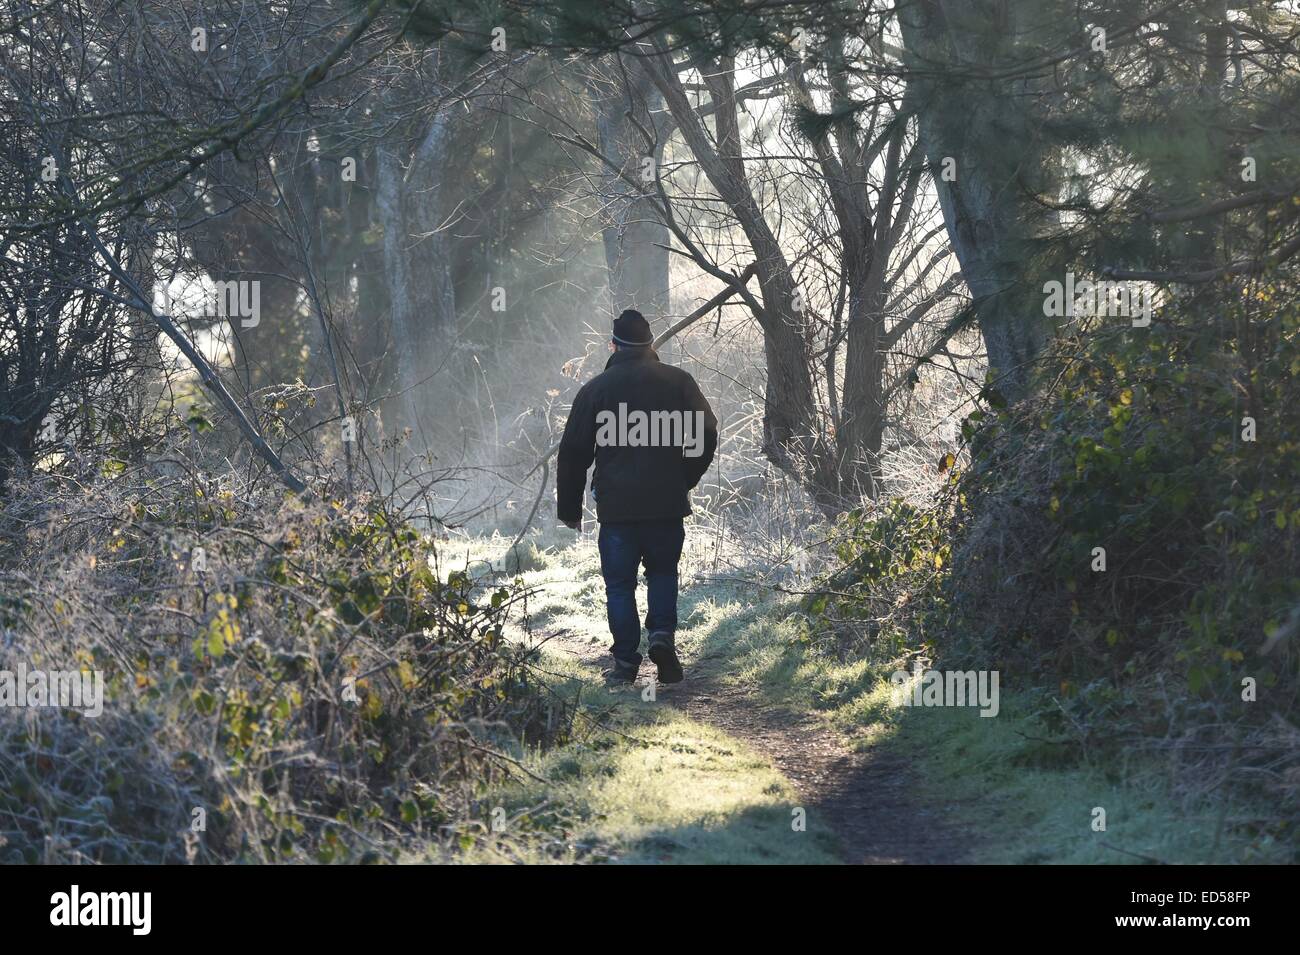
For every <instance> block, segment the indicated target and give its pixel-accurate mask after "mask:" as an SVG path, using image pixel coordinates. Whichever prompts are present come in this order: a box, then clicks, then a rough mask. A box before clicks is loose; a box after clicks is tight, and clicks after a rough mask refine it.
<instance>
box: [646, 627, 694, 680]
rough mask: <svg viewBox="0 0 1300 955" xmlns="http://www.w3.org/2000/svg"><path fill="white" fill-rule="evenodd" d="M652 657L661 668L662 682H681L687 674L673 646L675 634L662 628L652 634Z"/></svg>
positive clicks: (660, 676)
mask: <svg viewBox="0 0 1300 955" xmlns="http://www.w3.org/2000/svg"><path fill="white" fill-rule="evenodd" d="M650 659H651V660H653V661H654V665H655V666H656V667H658V668H659V682H660V683H681V682H682V679H683V677H685V675H686V674H684V673H683V672H682V664H681V661H680V660H678V659H677V651H676V650H675V649H674V648H673V635H672V634H671V633H667V632H666V631H663V630H660V631H658V632H657V633H652V634H650Z"/></svg>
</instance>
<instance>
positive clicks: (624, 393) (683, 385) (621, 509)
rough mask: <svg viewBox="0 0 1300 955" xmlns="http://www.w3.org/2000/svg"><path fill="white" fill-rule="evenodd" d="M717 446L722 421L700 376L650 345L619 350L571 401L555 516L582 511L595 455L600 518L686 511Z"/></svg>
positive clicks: (635, 518)
mask: <svg viewBox="0 0 1300 955" xmlns="http://www.w3.org/2000/svg"><path fill="white" fill-rule="evenodd" d="M717 446H718V420H717V418H715V417H714V416H713V410H712V409H711V408H710V407H709V403H708V402H707V401H706V400H705V399H704V395H703V394H701V393H700V388H699V386H698V385H697V384H696V383H695V379H694V378H692V377H691V376H690V374H689V373H688V372H685V371H682V370H681V369H680V368H674V367H673V366H672V365H665V364H664V363H663V362H661V361H660V360H659V356H658V355H657V354H655V352H654V350H653V349H650V348H625V349H620V350H619V351H616V352H614V354H613V355H611V356H610V358H609V362H608V363H606V365H605V370H604V371H603V372H601V373H600V374H599V375H597V376H596V377H595V378H593V379H591V381H589V382H587V383H586V384H585V385H583V386H582V388H581V389H579V391H578V394H577V396H576V397H575V398H574V399H573V408H572V409H571V410H570V411H569V422H568V424H567V425H565V428H564V437H563V439H561V441H560V452H559V459H558V463H557V471H556V477H555V490H556V498H557V500H556V507H555V512H556V515H557V516H558V517H559V518H560V520H562V521H576V520H578V519H579V518H580V517H581V516H582V491H583V488H584V486H585V485H586V483H587V468H589V467H590V466H591V462H592V460H593V459H594V460H595V462H596V475H595V477H594V478H593V479H592V482H591V490H592V495H593V496H594V497H595V499H596V516H597V518H598V519H599V520H600V521H601V522H603V523H610V522H619V521H649V520H662V519H668V518H674V517H685V516H686V515H687V514H689V513H691V505H690V490H691V488H693V487H695V485H696V484H698V483H699V481H700V478H702V477H703V476H704V472H705V471H707V470H708V469H709V462H711V461H712V460H713V452H714V451H715V450H716V449H717Z"/></svg>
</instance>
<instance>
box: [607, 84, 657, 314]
mask: <svg viewBox="0 0 1300 955" xmlns="http://www.w3.org/2000/svg"><path fill="white" fill-rule="evenodd" d="M593 86H594V87H596V91H597V97H596V104H595V105H596V128H597V132H598V134H599V138H600V150H601V152H602V153H603V154H604V156H605V158H606V159H607V160H608V161H609V162H610V163H611V164H612V165H613V167H615V168H617V169H619V170H621V171H622V172H623V174H624V175H625V176H627V177H629V178H631V179H632V180H633V181H635V182H642V169H643V166H642V163H643V161H644V160H645V158H646V157H647V156H649V158H651V159H652V160H653V161H654V163H655V168H657V166H658V163H659V162H660V161H661V160H662V158H663V145H662V143H659V142H656V143H655V144H653V145H652V144H650V143H647V142H646V138H645V135H644V133H643V132H642V131H643V130H644V131H645V132H648V133H651V134H653V133H654V131H655V121H654V113H655V112H657V111H658V110H660V109H662V108H663V97H662V96H661V95H660V93H659V91H658V90H657V89H655V87H654V84H653V83H652V82H651V81H650V78H649V77H648V76H647V75H646V74H645V72H644V71H643V70H638V69H632V68H629V69H628V70H627V71H626V72H624V71H623V70H621V69H619V68H618V64H617V63H616V64H615V65H614V67H613V69H611V71H610V79H609V82H601V83H599V84H593ZM634 119H635V122H634V121H633V120H634ZM638 127H640V128H638ZM656 138H657V137H656ZM652 148H653V149H654V150H655V151H654V154H653V155H652V154H650V152H649V150H650V149H652ZM650 185H651V184H650V183H647V184H646V187H647V188H649V187H650ZM602 190H603V195H602V196H601V199H602V214H603V223H602V229H601V235H602V237H603V239H604V243H605V263H606V265H607V267H608V269H609V297H610V305H611V307H612V310H613V312H614V314H615V315H617V314H618V313H619V312H621V311H623V310H624V309H626V308H635V309H637V310H638V311H640V312H642V313H643V314H644V315H645V316H646V317H647V318H648V319H650V320H651V321H652V322H653V321H654V320H655V319H656V318H661V317H663V316H665V315H667V314H668V311H669V284H668V254H669V253H668V246H669V235H668V227H667V226H666V225H664V223H663V221H662V220H661V219H660V218H659V216H658V214H657V213H656V211H655V207H654V204H653V202H652V201H651V200H650V199H649V198H647V197H646V196H644V195H642V194H641V193H639V192H638V191H637V190H636V189H635V188H634V187H633V186H632V185H631V184H630V183H629V182H627V181H626V180H625V179H624V178H622V177H621V176H619V175H618V173H616V172H615V171H614V169H612V168H608V167H607V168H606V169H605V170H603V174H602Z"/></svg>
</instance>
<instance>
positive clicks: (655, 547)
mask: <svg viewBox="0 0 1300 955" xmlns="http://www.w3.org/2000/svg"><path fill="white" fill-rule="evenodd" d="M685 539H686V529H685V527H683V526H682V519H681V518H680V517H677V518H674V519H672V520H668V521H632V522H629V523H626V524H601V525H600V538H599V546H600V573H601V576H603V577H604V578H605V606H606V610H607V611H608V613H609V632H610V634H611V635H612V636H613V637H614V646H613V647H612V648H611V649H612V650H613V653H614V659H615V660H617V661H618V662H619V663H623V664H626V665H628V666H639V665H640V663H641V654H640V653H639V652H638V648H639V647H640V646H641V621H640V620H638V619H637V609H636V573H637V570H638V568H639V566H640V565H641V564H642V563H643V562H644V564H645V582H646V603H647V604H648V606H647V607H646V615H645V626H646V630H648V631H649V632H650V633H655V632H657V631H660V630H663V631H666V632H667V633H668V634H670V635H671V634H673V633H675V632H676V630H677V562H678V561H679V560H680V559H681V556H682V542H683V541H684V540H685Z"/></svg>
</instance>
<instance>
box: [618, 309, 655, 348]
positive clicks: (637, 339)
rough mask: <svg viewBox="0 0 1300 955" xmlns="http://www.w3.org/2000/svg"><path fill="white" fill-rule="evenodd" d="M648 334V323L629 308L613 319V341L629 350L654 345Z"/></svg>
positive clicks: (652, 338)
mask: <svg viewBox="0 0 1300 955" xmlns="http://www.w3.org/2000/svg"><path fill="white" fill-rule="evenodd" d="M654 340H655V339H654V336H653V335H651V334H650V323H649V322H647V321H646V320H645V316H644V315H642V314H641V313H640V312H638V311H637V310H636V309H634V308H629V309H627V310H626V311H625V312H623V314H622V315H620V316H619V317H618V318H616V319H614V341H616V342H618V343H619V344H620V345H627V346H628V347H629V348H639V347H642V346H645V345H653V344H654Z"/></svg>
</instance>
